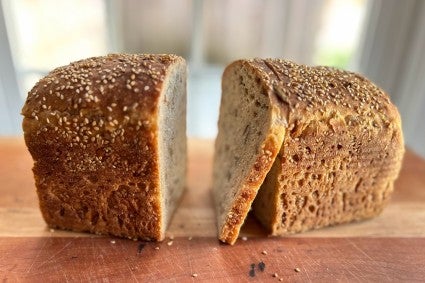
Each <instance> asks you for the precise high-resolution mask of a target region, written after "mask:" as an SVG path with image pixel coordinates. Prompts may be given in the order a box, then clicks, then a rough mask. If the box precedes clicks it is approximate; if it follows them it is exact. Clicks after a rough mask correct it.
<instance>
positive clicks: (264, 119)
mask: <svg viewBox="0 0 425 283" xmlns="http://www.w3.org/2000/svg"><path fill="white" fill-rule="evenodd" d="M265 68H267V66H266V65H265V64H264V63H263V62H256V61H246V60H241V61H236V62H234V63H233V64H231V65H229V66H228V67H227V68H226V69H225V71H224V73H223V80H222V98H221V106H220V116H219V122H218V135H217V139H216V142H215V156H214V167H213V195H214V200H215V206H216V214H217V223H218V235H219V239H220V240H221V241H223V242H226V243H229V244H233V243H235V241H236V239H237V237H238V234H239V230H240V228H241V226H242V224H243V222H244V220H245V218H246V215H247V214H248V212H249V210H250V208H251V204H252V201H253V200H254V198H255V196H256V194H257V191H258V189H259V187H260V185H261V184H262V183H263V180H264V178H265V177H266V174H267V172H268V171H269V170H270V168H271V166H272V164H273V161H274V159H275V157H276V155H277V153H278V151H279V149H280V146H281V145H282V141H283V137H284V134H285V128H286V118H285V117H283V116H282V113H284V111H283V108H285V107H286V105H285V103H284V102H283V101H282V100H281V99H280V98H279V96H278V93H277V92H276V90H275V89H274V88H273V85H271V84H270V82H269V77H268V76H267V74H266V72H265V71H264V69H265Z"/></svg>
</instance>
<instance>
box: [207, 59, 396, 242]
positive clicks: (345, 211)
mask: <svg viewBox="0 0 425 283" xmlns="http://www.w3.org/2000/svg"><path fill="white" fill-rule="evenodd" d="M242 65H250V66H251V68H254V69H256V72H258V73H260V74H261V76H260V77H261V78H263V79H262V80H260V81H255V80H251V81H249V82H248V83H249V84H252V85H254V87H259V86H262V87H266V88H268V89H269V90H270V91H271V92H274V93H275V96H277V97H279V101H280V102H281V103H282V102H283V103H284V105H285V106H284V107H280V108H279V109H282V110H283V112H282V114H281V115H282V117H284V120H285V125H286V126H285V130H284V133H285V134H284V138H283V142H282V146H281V148H280V151H279V153H278V154H277V156H276V159H275V160H274V163H273V166H272V168H271V170H270V171H269V172H268V174H267V177H266V179H265V180H264V182H263V183H262V185H261V188H260V189H259V191H258V195H257V196H256V198H255V201H254V203H253V212H254V215H255V216H256V217H257V218H258V219H259V221H260V222H261V223H262V224H263V225H264V227H266V229H267V230H269V232H270V233H271V234H272V235H284V234H289V233H295V232H301V231H306V230H309V229H316V228H320V227H324V226H329V225H335V224H339V223H345V222H350V221H357V220H362V219H367V218H371V217H373V216H376V215H378V214H379V213H380V212H381V211H382V209H383V208H384V206H385V205H386V204H387V203H388V200H389V198H390V195H391V192H392V191H393V184H394V181H395V179H396V178H397V176H398V173H399V171H400V167H401V161H402V157H403V153H404V145H403V136H402V130H401V121H400V116H399V113H398V111H397V109H396V107H395V106H394V105H393V104H392V103H391V102H390V99H389V97H388V95H387V94H385V93H384V91H382V90H381V89H380V88H379V87H377V86H376V85H375V84H373V83H372V82H370V81H369V80H367V79H366V78H364V77H362V76H361V75H358V74H356V73H352V72H348V71H342V70H338V69H334V68H329V67H308V66H303V65H297V64H295V63H292V62H289V61H283V60H273V59H266V60H262V59H255V60H248V61H240V62H239V63H237V64H236V65H235V63H234V64H232V65H230V67H228V68H231V69H235V66H242ZM239 69H242V68H241V67H239ZM226 72H228V71H225V75H226ZM241 72H243V71H241ZM224 80H226V79H224ZM238 95H239V96H243V95H244V94H243V93H239V94H237V93H229V92H228V91H227V90H226V88H223V96H233V97H236V96H238ZM261 95H263V93H262V92H257V96H261ZM222 103H231V99H227V100H222ZM228 107H230V106H228V105H223V104H222V105H221V109H224V108H228ZM252 118H253V117H252V116H246V117H245V123H249V124H251V125H252V123H250V120H251V119H252ZM232 119H233V118H232V113H227V112H221V113H220V120H221V121H231V120H232ZM235 122H236V123H233V124H231V125H229V124H230V123H228V124H227V125H226V126H224V125H222V124H219V134H218V139H219V140H218V141H217V145H221V144H223V142H222V141H220V140H225V139H228V140H231V139H233V136H232V135H231V134H229V133H231V132H237V131H238V130H240V129H243V128H244V127H245V124H244V123H240V122H238V121H235ZM252 126H255V127H257V129H267V127H268V126H267V125H264V124H261V123H254V124H253V125H252ZM224 127H230V128H231V130H229V129H227V130H224ZM226 133H227V134H226ZM243 139H247V140H254V141H255V140H256V138H255V137H253V135H252V134H251V133H247V136H246V137H243ZM221 147H223V146H221ZM221 147H220V146H219V147H218V148H217V155H220V152H221V151H222V150H223V149H222V148H221ZM235 147H236V148H235V150H234V151H233V152H228V153H227V155H226V157H222V158H217V159H216V160H218V161H219V162H218V163H216V164H215V165H214V166H215V170H216V171H222V170H221V169H220V168H221V167H223V166H222V164H223V163H226V162H229V161H231V160H233V159H234V157H235V156H236V155H237V152H239V151H243V150H244V149H243V147H244V146H243V145H242V144H241V143H240V142H239V143H237V145H235ZM256 148H257V150H258V148H260V144H259V143H257V144H256ZM246 150H250V151H249V152H248V151H247V152H246V154H251V155H252V154H254V155H255V152H256V150H252V148H249V149H246ZM251 166H253V163H252V162H251V163H249V162H248V163H247V162H244V163H243V162H240V163H234V164H233V165H232V166H231V167H226V170H229V169H230V170H235V171H236V170H241V169H239V167H245V168H250V167H251ZM216 175H220V174H218V173H216ZM245 176H246V175H241V176H239V177H238V178H244V177H245ZM261 176H262V175H261ZM229 185H230V182H229V181H228V182H227V183H226V185H223V184H219V185H218V186H216V187H214V191H215V195H223V194H224V191H226V190H229V187H228V186H229ZM231 186H232V189H233V185H231ZM216 200H217V201H218V202H220V201H223V200H222V199H220V198H216ZM217 213H218V214H220V213H223V212H222V211H218V212H217ZM224 213H225V214H226V215H227V216H229V215H231V213H232V212H231V211H229V210H227V211H225V212H224ZM245 215H246V214H244V215H243V216H241V217H242V218H244V217H245ZM222 219H226V218H222ZM221 221H222V222H221V223H220V222H219V226H220V225H223V222H226V221H227V222H229V221H228V220H221ZM235 239H236V238H232V239H226V238H221V240H223V241H225V242H228V243H230V244H233V243H234V240H235Z"/></svg>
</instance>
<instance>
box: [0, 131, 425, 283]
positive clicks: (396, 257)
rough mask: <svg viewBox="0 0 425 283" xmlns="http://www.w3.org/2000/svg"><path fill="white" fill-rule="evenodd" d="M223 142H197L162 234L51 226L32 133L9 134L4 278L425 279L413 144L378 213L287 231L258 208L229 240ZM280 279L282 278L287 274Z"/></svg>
mask: <svg viewBox="0 0 425 283" xmlns="http://www.w3.org/2000/svg"><path fill="white" fill-rule="evenodd" d="M212 150H213V143H212V141H208V140H190V141H189V184H188V190H187V191H186V193H185V195H184V197H183V200H182V203H181V205H180V207H179V208H178V211H177V213H176V214H175V215H174V218H173V220H172V223H171V225H170V227H169V229H168V232H167V234H168V238H167V239H166V240H165V241H164V242H162V243H145V242H133V241H130V240H125V239H119V238H110V237H100V236H94V235H90V234H79V233H71V232H64V231H53V230H52V231H50V230H49V229H47V228H46V225H45V223H44V222H43V220H42V218H41V214H40V212H39V210H38V201H37V197H36V194H35V188H34V182H33V177H32V172H31V167H32V160H31V157H30V155H29V153H28V152H27V150H26V148H25V145H24V142H23V139H22V138H0V279H1V280H2V282H13V281H43V282H45V281H56V282H68V281H71V282H73V281H109V282H117V281H141V282H151V281H155V282H156V281H167V282H168V281H173V282H182V281H183V282H185V281H203V282H209V281H210V282H231V281H238V282H250V281H270V282H275V281H276V282H280V281H284V282H287V281H290V282H305V281H314V282H317V281H322V282H329V281H378V282H382V281H384V282H389V281H396V282H400V281H406V282H412V281H424V280H425V161H424V160H422V159H421V158H419V157H418V156H416V155H415V154H413V153H412V152H409V151H408V152H407V153H406V156H405V160H404V166H403V169H402V172H401V174H400V177H399V179H398V180H397V183H396V190H395V193H394V195H393V198H392V201H391V203H390V205H389V206H388V207H387V208H386V209H385V210H384V212H383V214H382V215H381V216H379V217H377V218H375V219H372V220H369V221H364V222H359V223H352V224H347V225H341V226H337V227H331V228H325V229H321V230H317V231H311V232H307V233H303V234H299V235H294V236H291V237H285V238H271V237H267V235H266V234H265V232H264V231H263V229H262V228H261V226H259V225H258V223H257V222H256V221H255V219H253V217H249V218H248V220H247V222H246V224H245V225H244V227H243V228H242V233H241V237H244V238H243V239H244V240H242V239H240V240H239V241H238V242H237V243H236V245H235V246H228V245H223V244H220V243H219V242H218V241H217V239H216V226H215V225H216V224H215V216H214V210H213V206H212V199H211V195H210V191H209V188H210V183H211V166H212V164H211V162H212ZM279 280H280V281H279Z"/></svg>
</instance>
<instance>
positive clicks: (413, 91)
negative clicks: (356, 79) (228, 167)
mask: <svg viewBox="0 0 425 283" xmlns="http://www.w3.org/2000/svg"><path fill="white" fill-rule="evenodd" d="M0 40H1V41H0V135H20V134H21V133H22V132H21V125H20V124H21V121H22V118H21V117H20V115H19V113H20V109H21V107H22V105H23V102H24V99H25V97H26V95H27V92H28V91H29V90H30V89H31V87H32V86H33V85H34V84H35V82H37V80H39V79H40V78H41V77H42V76H44V75H45V74H47V73H48V72H49V71H50V70H52V69H53V68H55V67H58V66H61V65H66V64H68V63H69V62H71V61H75V60H79V59H82V58H86V57H90V56H99V55H105V54H107V53H112V52H128V53H175V54H178V55H181V56H183V57H185V58H186V59H187V60H188V62H189V69H190V78H189V85H188V135H189V136H191V137H200V138H214V137H215V135H216V133H217V126H216V124H217V118H218V110H219V102H220V77H221V73H222V71H223V68H224V66H225V65H227V64H228V63H230V62H231V61H232V60H235V59H239V58H251V57H280V58H286V59H291V60H294V61H296V62H298V63H304V64H314V65H330V66H336V67H340V68H345V69H349V70H353V71H357V72H360V73H362V74H364V75H366V76H367V77H368V78H370V79H371V80H373V81H374V82H376V83H377V84H378V85H380V86H381V87H382V88H384V89H385V90H386V91H387V92H388V93H389V94H390V95H391V98H392V100H393V102H394V103H395V104H396V105H397V106H398V107H399V110H400V112H401V115H402V119H403V128H404V135H405V139H406V142H407V145H408V147H410V148H411V149H413V150H414V151H416V152H417V153H419V154H421V155H422V156H424V157H425V1H423V0H405V1H399V0H285V1H282V0H179V1H176V0H143V1H137V0H124V1H113V0H90V1H89V0H72V1H71V0H64V1H55V0H0Z"/></svg>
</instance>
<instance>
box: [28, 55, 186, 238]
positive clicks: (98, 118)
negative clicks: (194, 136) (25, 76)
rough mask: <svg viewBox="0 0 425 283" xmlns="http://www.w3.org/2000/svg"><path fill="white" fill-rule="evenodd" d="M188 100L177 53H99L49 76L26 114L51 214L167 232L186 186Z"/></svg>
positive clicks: (143, 232) (133, 230)
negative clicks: (186, 117) (186, 114)
mask: <svg viewBox="0 0 425 283" xmlns="http://www.w3.org/2000/svg"><path fill="white" fill-rule="evenodd" d="M185 105H186V64H185V61H184V59H182V58H181V57H178V56H175V55H146V54H141V55H136V54H111V55H108V56H102V57H93V58H89V59H85V60H81V61H77V62H74V63H71V64H70V65H67V66H64V67H59V68H57V69H55V70H53V71H52V72H50V73H49V74H48V75H47V76H46V77H44V78H43V79H41V80H40V81H39V82H38V83H37V84H36V85H35V86H34V88H33V89H32V90H31V91H30V92H29V94H28V98H27V100H26V102H25V105H24V107H23V109H22V115H23V116H24V119H23V130H24V137H25V142H26V144H27V147H28V150H29V151H30V153H31V155H32V157H33V160H34V167H33V172H34V178H35V184H36V187H37V194H38V197H39V202H40V209H41V212H42V215H43V217H44V219H45V221H46V222H47V224H48V225H49V226H50V227H52V228H61V229H69V230H73V231H85V232H91V233H96V234H110V235H115V236H121V237H128V238H131V239H147V240H162V239H163V238H164V232H165V229H166V225H167V223H168V222H169V219H170V217H171V216H172V213H173V211H174V209H175V207H176V204H177V202H178V201H179V199H180V196H181V194H182V192H183V188H184V186H185V173H186V132H185V129H186V124H185V123H186V122H185V113H186V106H185ZM170 162H174V164H173V165H171V164H170ZM173 166H177V167H178V168H174V167H173Z"/></svg>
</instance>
